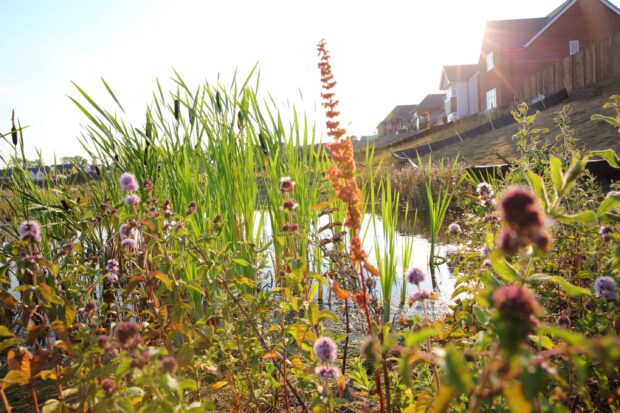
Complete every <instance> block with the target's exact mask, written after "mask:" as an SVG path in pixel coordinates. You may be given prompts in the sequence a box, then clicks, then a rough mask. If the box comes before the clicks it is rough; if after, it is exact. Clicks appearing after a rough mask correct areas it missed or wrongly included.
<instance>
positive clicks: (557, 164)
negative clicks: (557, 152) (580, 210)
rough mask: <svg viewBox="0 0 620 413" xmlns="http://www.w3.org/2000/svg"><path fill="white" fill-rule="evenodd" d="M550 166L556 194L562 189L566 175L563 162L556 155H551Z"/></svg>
mask: <svg viewBox="0 0 620 413" xmlns="http://www.w3.org/2000/svg"><path fill="white" fill-rule="evenodd" d="M549 166H550V169H551V182H553V189H555V193H556V195H557V194H559V193H560V191H561V190H562V186H563V185H564V177H563V176H562V162H561V161H560V160H559V159H558V158H556V157H555V156H553V155H551V156H549Z"/></svg>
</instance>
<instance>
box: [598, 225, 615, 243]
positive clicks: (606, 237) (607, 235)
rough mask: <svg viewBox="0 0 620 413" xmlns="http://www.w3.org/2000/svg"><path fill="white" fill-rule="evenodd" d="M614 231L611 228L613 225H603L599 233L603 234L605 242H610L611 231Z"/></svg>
mask: <svg viewBox="0 0 620 413" xmlns="http://www.w3.org/2000/svg"><path fill="white" fill-rule="evenodd" d="M612 232H613V230H612V229H611V227H608V226H606V225H603V226H602V227H601V228H600V229H599V230H598V233H599V234H600V235H601V238H602V239H603V241H605V242H609V241H610V240H611V235H610V234H611V233H612Z"/></svg>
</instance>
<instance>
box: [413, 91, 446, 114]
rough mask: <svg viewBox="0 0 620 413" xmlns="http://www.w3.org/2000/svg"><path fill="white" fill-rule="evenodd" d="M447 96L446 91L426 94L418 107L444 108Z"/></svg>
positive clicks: (420, 108)
mask: <svg viewBox="0 0 620 413" xmlns="http://www.w3.org/2000/svg"><path fill="white" fill-rule="evenodd" d="M445 98H446V94H445V93H433V94H430V95H426V97H425V98H424V99H422V102H420V104H419V105H418V107H417V109H418V110H422V109H437V108H443V104H444V99H445Z"/></svg>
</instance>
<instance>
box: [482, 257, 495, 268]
mask: <svg viewBox="0 0 620 413" xmlns="http://www.w3.org/2000/svg"><path fill="white" fill-rule="evenodd" d="M492 266H493V265H492V264H491V260H490V259H488V258H487V259H485V260H484V261H482V268H491V267H492Z"/></svg>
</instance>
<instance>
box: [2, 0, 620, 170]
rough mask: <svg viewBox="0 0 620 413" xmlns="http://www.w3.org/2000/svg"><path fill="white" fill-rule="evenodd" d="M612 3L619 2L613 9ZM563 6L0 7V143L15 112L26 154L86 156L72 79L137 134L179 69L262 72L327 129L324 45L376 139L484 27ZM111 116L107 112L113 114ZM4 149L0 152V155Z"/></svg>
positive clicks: (109, 1) (11, 1)
mask: <svg viewBox="0 0 620 413" xmlns="http://www.w3.org/2000/svg"><path fill="white" fill-rule="evenodd" d="M618 1H620V0H617V1H615V3H616V4H618ZM561 2H562V0H520V1H519V2H515V1H508V0H469V1H464V0H428V1H422V0H408V1H396V0H382V1H373V2H370V1H364V0H357V1H344V0H340V1H337V0H332V1H324V0H313V1H297V0H288V1H275V0H262V1H257V0H229V1H225V0H220V1H206V0H205V1H198V0H195V1H192V0H177V1H170V0H168V1H163V0H106V1H103V0H98V1H95V0H91V1H84V0H55V1H49V0H30V1H26V0H0V16H2V23H0V56H1V58H0V59H1V62H2V64H1V65H0V131H2V132H8V131H9V130H10V126H11V124H10V115H11V110H12V109H13V108H15V110H16V113H17V115H18V117H19V119H20V121H21V122H22V124H25V125H29V128H28V129H26V130H25V132H24V134H25V143H26V146H27V150H28V155H29V156H30V157H34V153H35V151H34V149H35V147H36V148H40V149H41V150H42V151H43V155H44V157H45V158H46V160H48V161H49V160H50V159H51V158H52V156H53V154H54V153H55V154H56V155H57V156H59V157H60V156H64V155H75V154H81V153H82V150H81V148H80V147H79V144H78V143H77V139H76V138H77V136H78V135H79V133H80V130H81V124H83V123H85V118H84V117H83V116H82V115H81V113H79V111H78V109H77V108H76V107H75V106H74V105H73V103H72V102H71V101H70V100H69V99H68V98H67V95H71V96H77V93H76V91H75V90H74V89H73V87H72V85H71V83H70V82H71V81H75V82H76V83H77V84H79V85H80V86H81V87H83V88H84V89H86V91H87V92H88V93H90V94H91V95H92V96H93V97H94V98H95V100H97V101H102V102H103V103H105V104H106V105H108V104H109V99H107V92H106V91H105V89H104V88H103V86H102V85H101V83H100V80H99V79H100V78H101V77H103V78H105V79H106V81H107V82H108V83H109V84H110V85H111V87H112V88H113V89H114V91H115V92H116V94H117V96H118V98H119V100H120V101H121V103H122V104H123V106H124V107H125V109H126V110H127V111H128V113H129V116H130V118H131V119H132V120H134V121H135V123H136V124H138V123H141V122H143V116H144V112H145V109H146V105H147V103H150V97H151V92H152V91H153V90H154V88H155V79H156V78H159V79H160V80H161V81H162V83H163V84H164V86H169V85H170V84H171V83H170V82H169V78H170V76H171V75H172V68H175V69H176V70H177V71H178V72H179V73H180V74H181V75H182V76H183V77H184V78H185V80H186V81H187V82H188V83H189V84H190V85H194V88H195V86H196V85H197V84H198V82H202V81H204V80H209V81H211V82H216V80H217V76H218V73H219V74H220V78H221V79H222V80H223V81H224V82H226V83H227V82H228V80H229V79H230V78H231V76H232V74H233V72H234V70H235V68H238V70H239V71H240V73H242V74H245V73H247V72H248V71H249V70H250V69H251V68H252V66H253V65H254V64H255V63H256V62H258V63H259V69H260V72H261V90H262V91H263V92H264V93H266V92H269V93H271V94H272V95H273V96H274V97H275V98H276V99H277V100H278V101H281V102H287V101H290V102H297V103H298V102H299V92H301V93H302V95H303V98H304V103H303V104H301V106H300V109H302V110H305V111H306V112H307V114H308V117H309V119H311V120H313V121H316V123H317V126H318V127H319V131H323V117H322V111H321V108H320V106H319V105H318V104H317V102H318V100H319V94H320V83H319V73H318V70H317V67H316V63H317V56H316V43H317V42H318V41H319V40H320V39H322V38H325V39H326V40H327V42H328V47H329V49H330V50H331V55H332V66H333V70H334V74H335V76H336V80H337V81H338V88H337V94H338V98H339V100H340V102H341V108H340V109H341V113H342V121H343V122H344V123H345V124H346V125H347V130H348V132H349V134H355V135H358V136H360V135H368V134H372V133H373V132H374V130H375V127H376V125H377V124H378V123H379V122H380V121H381V120H382V119H383V118H384V117H385V115H387V113H388V112H389V111H390V110H391V109H392V108H393V107H394V106H395V105H398V104H411V103H417V102H419V101H420V100H421V99H422V98H423V97H424V96H425V95H426V94H428V93H433V92H437V89H438V87H439V77H440V74H441V66H442V65H443V64H458V63H474V62H477V60H478V53H479V50H480V45H481V41H482V32H483V29H484V23H485V21H486V20H495V19H510V18H526V17H540V16H544V15H546V14H547V13H549V12H550V11H551V10H552V9H554V8H555V7H557V6H558V5H559V4H560V3H561ZM109 107H110V108H112V105H109ZM7 150H8V147H7V146H6V145H0V151H1V152H2V154H3V155H4V154H6V153H7Z"/></svg>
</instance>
